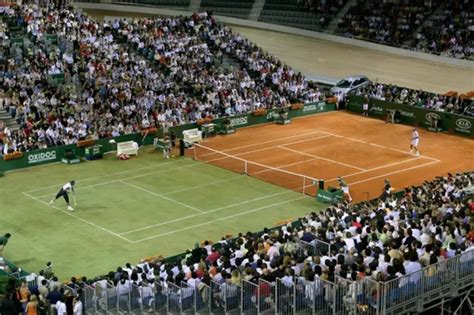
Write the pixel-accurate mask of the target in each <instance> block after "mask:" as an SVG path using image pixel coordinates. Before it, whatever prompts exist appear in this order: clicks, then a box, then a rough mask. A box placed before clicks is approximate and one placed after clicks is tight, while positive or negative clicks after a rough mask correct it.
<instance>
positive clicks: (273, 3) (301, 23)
mask: <svg viewBox="0 0 474 315" xmlns="http://www.w3.org/2000/svg"><path fill="white" fill-rule="evenodd" d="M259 21H262V22H268V23H274V24H282V25H287V26H293V27H298V28H304V29H309V30H320V29H321V27H320V26H319V25H318V23H317V21H318V15H317V14H315V13H312V12H308V10H307V9H305V8H303V7H301V6H299V5H298V3H297V0H267V1H266V2H265V6H264V7H263V10H262V13H260V17H259Z"/></svg>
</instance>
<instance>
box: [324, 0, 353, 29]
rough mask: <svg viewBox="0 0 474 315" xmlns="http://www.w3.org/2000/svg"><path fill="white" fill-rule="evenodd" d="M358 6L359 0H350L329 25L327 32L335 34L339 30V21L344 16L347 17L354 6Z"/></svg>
mask: <svg viewBox="0 0 474 315" xmlns="http://www.w3.org/2000/svg"><path fill="white" fill-rule="evenodd" d="M356 4H357V0H349V1H347V3H346V5H345V6H344V7H343V8H342V9H341V10H339V12H338V13H337V15H336V16H335V17H334V18H333V19H332V21H331V23H329V25H328V26H327V28H326V31H328V32H330V33H334V32H335V31H336V30H337V26H338V24H339V20H340V19H341V18H342V17H343V16H344V15H346V13H347V11H349V9H350V8H351V7H353V6H355V5H356Z"/></svg>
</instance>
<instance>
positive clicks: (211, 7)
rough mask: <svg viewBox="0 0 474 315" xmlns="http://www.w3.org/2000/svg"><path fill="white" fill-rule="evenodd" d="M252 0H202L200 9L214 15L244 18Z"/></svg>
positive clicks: (246, 16)
mask: <svg viewBox="0 0 474 315" xmlns="http://www.w3.org/2000/svg"><path fill="white" fill-rule="evenodd" d="M254 2H255V1H254V0H235V1H226V0H202V1H201V10H202V11H210V12H212V14H215V15H224V16H231V17H236V18H241V19H246V18H248V16H249V13H250V10H251V9H252V5H253V3H254Z"/></svg>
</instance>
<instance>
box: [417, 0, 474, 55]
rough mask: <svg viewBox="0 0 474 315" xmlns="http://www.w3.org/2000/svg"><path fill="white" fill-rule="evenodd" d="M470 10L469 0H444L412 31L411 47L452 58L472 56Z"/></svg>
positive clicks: (473, 28) (473, 22)
mask: <svg viewBox="0 0 474 315" xmlns="http://www.w3.org/2000/svg"><path fill="white" fill-rule="evenodd" d="M473 34H474V11H473V9H472V3H470V2H469V1H453V0H450V1H446V2H445V3H443V5H442V7H441V9H440V10H439V11H438V12H437V13H436V14H434V15H433V16H432V17H431V18H430V19H429V20H428V21H427V23H426V24H425V25H424V26H423V27H422V30H421V32H419V33H417V34H415V40H416V41H415V44H414V47H415V48H416V49H417V50H421V51H428V52H432V53H436V54H441V55H445V56H449V57H454V58H460V59H462V58H464V59H472V58H473V57H474V36H473Z"/></svg>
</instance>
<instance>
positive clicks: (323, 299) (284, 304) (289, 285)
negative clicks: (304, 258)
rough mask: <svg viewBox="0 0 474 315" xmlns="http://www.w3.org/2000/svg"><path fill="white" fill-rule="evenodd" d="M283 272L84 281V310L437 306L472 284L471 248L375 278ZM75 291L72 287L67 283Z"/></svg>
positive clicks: (249, 313) (372, 311)
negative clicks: (195, 279)
mask: <svg viewBox="0 0 474 315" xmlns="http://www.w3.org/2000/svg"><path fill="white" fill-rule="evenodd" d="M330 280H331V281H329V280H323V279H320V278H318V277H315V278H314V279H311V280H309V279H304V278H303V277H297V276H295V277H293V278H289V277H285V278H283V279H276V281H275V282H269V281H266V280H264V279H259V281H258V283H254V282H250V281H246V280H244V281H242V283H241V284H240V285H236V284H233V283H230V282H229V281H228V280H227V281H226V282H224V283H218V282H215V281H212V282H211V283H210V286H207V285H205V284H204V283H200V284H199V285H197V287H191V286H189V285H188V284H187V283H186V282H182V283H181V285H179V286H178V285H176V284H173V283H169V282H168V283H162V282H157V283H154V284H145V285H141V286H137V285H134V284H127V285H124V286H120V285H117V286H116V287H113V286H110V285H107V286H103V285H100V284H96V286H95V287H92V286H88V285H83V286H82V291H83V294H82V295H81V299H82V302H83V304H84V309H85V314H101V315H102V314H104V315H105V314H144V313H150V314H197V313H200V314H209V313H211V314H246V315H257V314H284V315H293V314H294V315H296V314H301V315H305V314H308V315H309V314H321V315H346V314H347V315H351V314H368V315H382V314H401V313H407V312H411V313H419V312H422V311H426V310H427V309H429V308H430V307H431V308H432V307H434V306H439V305H440V303H441V302H440V301H441V300H446V299H449V298H452V297H456V296H459V295H460V294H464V293H465V292H468V291H469V290H472V286H473V284H474V251H468V252H465V253H463V254H462V255H461V256H457V257H453V258H451V259H448V260H444V261H440V262H438V263H436V264H433V265H430V266H428V267H426V268H423V269H421V270H419V271H416V272H414V273H410V274H407V275H404V276H403V277H400V278H397V279H394V280H391V281H387V282H377V281H375V279H374V278H372V277H368V276H366V277H364V278H362V279H359V280H357V281H352V280H348V279H344V278H341V277H339V276H335V277H334V279H330ZM68 289H69V290H71V291H73V292H75V291H77V288H71V287H68Z"/></svg>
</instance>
